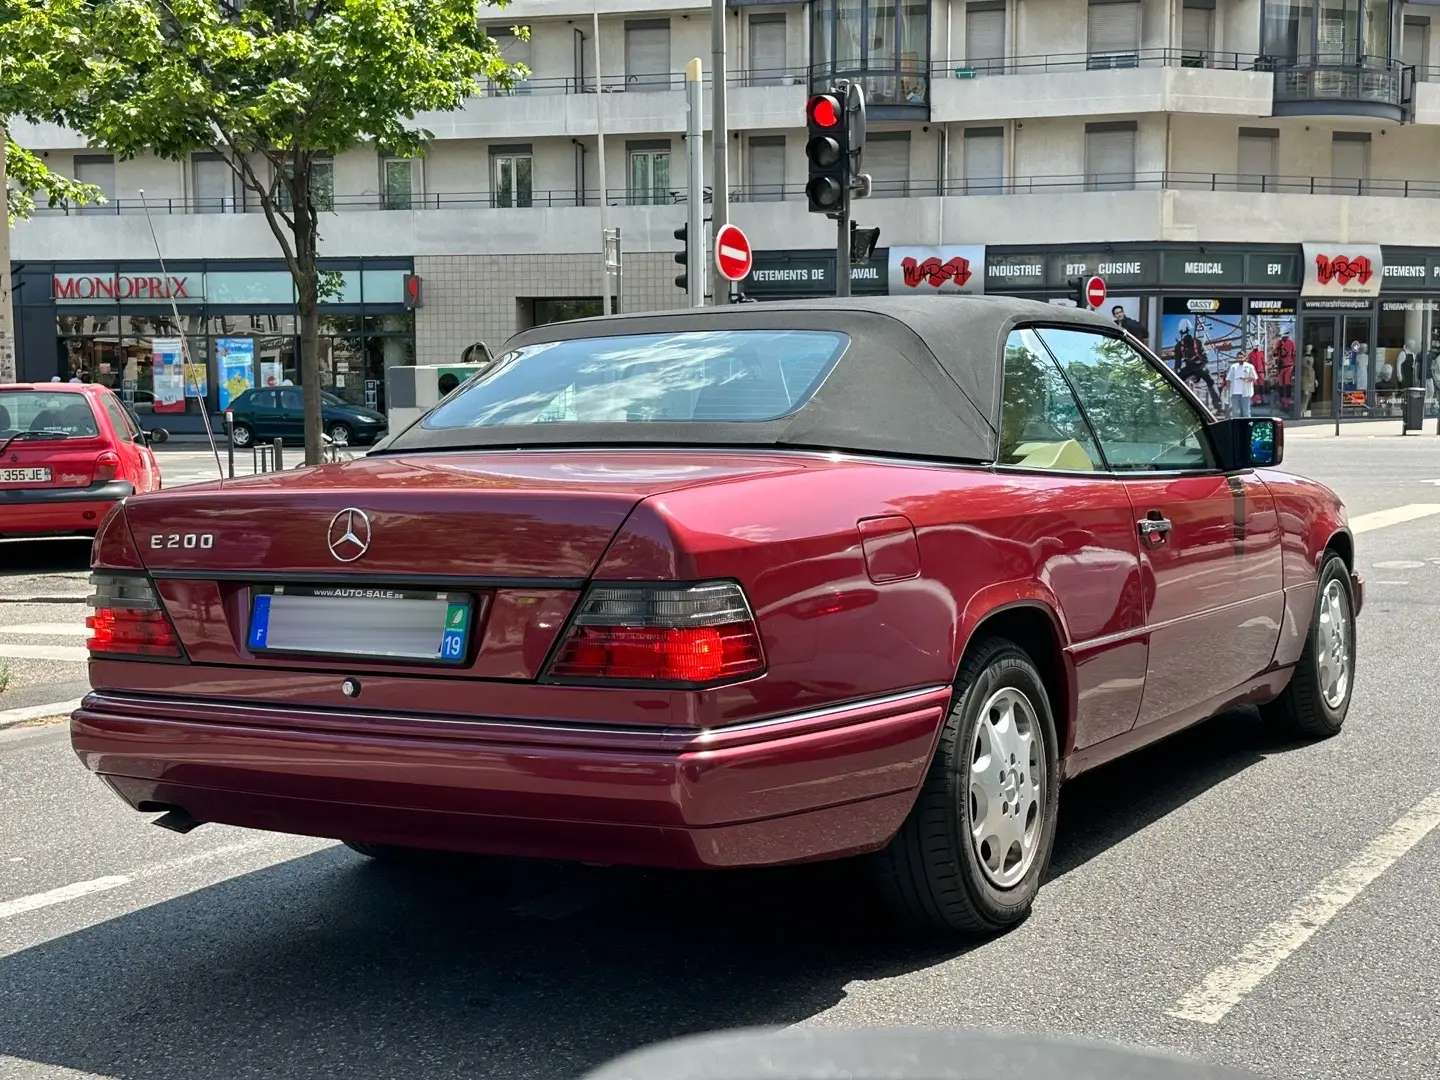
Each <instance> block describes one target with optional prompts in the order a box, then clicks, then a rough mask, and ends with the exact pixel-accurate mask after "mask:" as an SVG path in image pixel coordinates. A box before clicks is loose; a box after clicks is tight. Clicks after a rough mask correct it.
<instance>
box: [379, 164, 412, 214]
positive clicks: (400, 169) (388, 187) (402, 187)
mask: <svg viewBox="0 0 1440 1080" xmlns="http://www.w3.org/2000/svg"><path fill="white" fill-rule="evenodd" d="M381 182H382V191H383V195H382V199H383V206H384V208H385V209H386V210H409V209H410V208H411V207H412V205H413V204H414V194H415V161H414V160H413V159H411V158H386V159H385V160H384V161H383V162H382V163H381Z"/></svg>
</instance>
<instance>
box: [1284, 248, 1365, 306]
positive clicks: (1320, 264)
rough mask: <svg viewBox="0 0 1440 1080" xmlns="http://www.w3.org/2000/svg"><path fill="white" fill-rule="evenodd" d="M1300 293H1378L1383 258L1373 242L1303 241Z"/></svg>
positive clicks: (1329, 294) (1304, 294)
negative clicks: (1334, 242) (1336, 242)
mask: <svg viewBox="0 0 1440 1080" xmlns="http://www.w3.org/2000/svg"><path fill="white" fill-rule="evenodd" d="M1303 247H1304V251H1305V284H1304V286H1303V287H1302V288H1301V290H1300V295H1302V296H1379V295H1380V283H1381V281H1382V280H1383V279H1384V276H1385V275H1384V261H1383V259H1382V257H1381V255H1380V248H1379V246H1378V245H1375V244H1305V245H1303Z"/></svg>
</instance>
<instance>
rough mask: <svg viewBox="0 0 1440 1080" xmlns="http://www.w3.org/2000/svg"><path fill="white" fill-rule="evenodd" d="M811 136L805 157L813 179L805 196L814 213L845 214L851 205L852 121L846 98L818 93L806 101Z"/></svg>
mask: <svg viewBox="0 0 1440 1080" xmlns="http://www.w3.org/2000/svg"><path fill="white" fill-rule="evenodd" d="M805 127H806V131H807V133H808V135H809V139H808V140H807V141H806V143H805V157H806V158H807V159H808V160H809V162H810V179H809V181H808V182H807V183H806V184H805V198H806V199H807V200H809V203H810V213H812V214H844V213H846V212H847V210H848V209H849V205H850V124H849V118H848V116H847V115H846V111H845V99H844V98H843V97H841V96H840V95H839V94H816V95H815V96H813V97H812V98H811V99H810V100H809V102H807V103H806V105H805Z"/></svg>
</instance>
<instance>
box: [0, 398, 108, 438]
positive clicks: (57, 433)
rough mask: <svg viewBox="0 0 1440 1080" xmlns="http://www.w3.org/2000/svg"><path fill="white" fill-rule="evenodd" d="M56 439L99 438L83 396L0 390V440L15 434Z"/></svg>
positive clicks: (87, 402) (88, 403) (93, 417)
mask: <svg viewBox="0 0 1440 1080" xmlns="http://www.w3.org/2000/svg"><path fill="white" fill-rule="evenodd" d="M32 431H33V432H36V433H37V434H36V435H35V436H32V437H36V438H38V437H41V436H40V434H39V433H42V432H44V433H47V434H46V435H45V436H44V437H47V438H56V439H84V438H94V437H95V436H97V435H99V434H100V429H99V428H98V427H97V426H96V425H95V414H94V412H92V411H91V409H90V402H89V401H88V400H87V399H86V397H85V395H84V394H75V393H67V392H64V391H62V392H60V393H56V392H54V391H52V390H0V438H9V437H10V436H11V435H14V434H16V433H17V432H32Z"/></svg>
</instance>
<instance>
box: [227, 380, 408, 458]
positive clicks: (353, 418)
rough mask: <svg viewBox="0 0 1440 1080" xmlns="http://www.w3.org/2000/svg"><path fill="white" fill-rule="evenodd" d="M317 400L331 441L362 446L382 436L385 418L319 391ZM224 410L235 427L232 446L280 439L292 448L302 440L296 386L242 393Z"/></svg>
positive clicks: (302, 417) (302, 409)
mask: <svg viewBox="0 0 1440 1080" xmlns="http://www.w3.org/2000/svg"><path fill="white" fill-rule="evenodd" d="M320 399H321V401H323V402H324V408H325V411H324V421H323V425H324V426H323V430H324V432H325V434H326V435H328V436H330V439H331V441H332V442H335V443H337V444H339V445H340V446H365V445H368V444H370V443H374V442H377V441H379V440H380V439H381V438H383V437H384V435H385V432H386V430H387V429H386V425H385V417H384V416H383V415H382V414H380V413H378V412H376V411H375V410H374V409H367V408H365V407H364V406H362V405H351V404H350V403H349V402H348V401H345V400H343V399H341V398H338V397H336V396H335V395H334V394H332V393H330V392H329V391H321V393H320ZM225 411H226V412H227V413H229V414H230V417H231V420H232V421H233V422H234V425H235V426H234V429H233V431H234V435H233V438H234V440H235V445H236V446H249V445H250V444H251V443H253V442H254V441H255V440H256V439H260V440H261V441H265V442H268V441H269V440H271V439H284V440H285V441H286V442H288V443H292V444H296V445H298V444H300V443H301V442H303V441H304V438H305V403H304V399H303V395H302V394H301V393H300V388H299V387H298V386H281V387H276V388H271V389H257V390H246V391H245V392H244V393H243V394H241V395H240V396H239V397H237V398H236V399H235V400H234V401H232V402H231V403H230V407H229V408H228V409H226V410H225Z"/></svg>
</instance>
